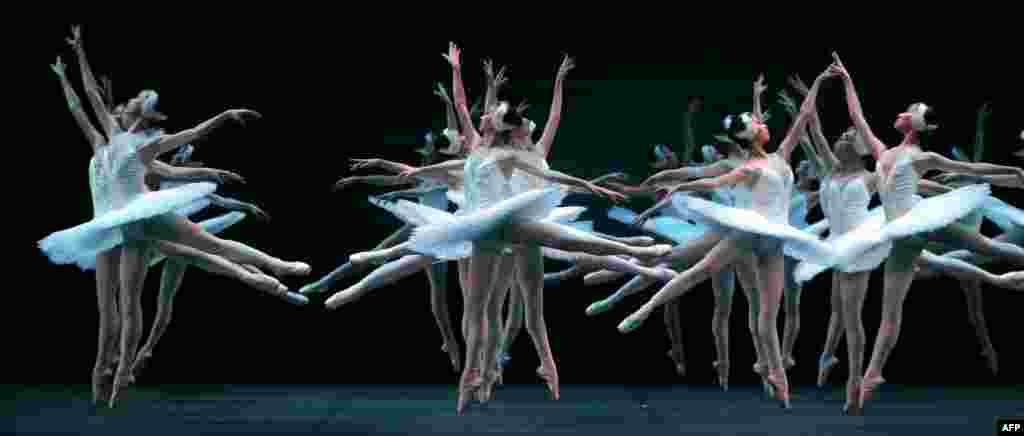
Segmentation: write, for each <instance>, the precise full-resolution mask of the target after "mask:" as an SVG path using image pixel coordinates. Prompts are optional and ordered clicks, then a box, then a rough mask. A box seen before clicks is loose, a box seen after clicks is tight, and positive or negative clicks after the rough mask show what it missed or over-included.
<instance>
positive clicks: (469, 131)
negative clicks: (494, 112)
mask: <svg viewBox="0 0 1024 436" xmlns="http://www.w3.org/2000/svg"><path fill="white" fill-rule="evenodd" d="M443 56H444V58H445V59H446V60H448V63H449V64H450V65H451V66H452V93H453V94H455V95H454V97H455V113H457V114H458V115H459V122H460V124H462V134H463V135H465V137H466V142H467V143H466V145H465V146H464V148H469V149H468V150H467V151H473V150H472V147H475V146H476V145H477V142H479V137H480V134H479V133H477V131H476V128H474V127H473V119H472V117H471V116H470V114H469V108H468V107H467V106H466V105H467V104H469V103H468V102H467V98H466V88H465V86H463V84H462V66H461V63H460V62H461V61H460V56H461V52H460V51H459V48H458V47H456V46H455V43H454V42H452V43H449V44H448V53H447V54H444V55H443ZM489 109H490V108H484V112H486V111H487V110H489Z"/></svg>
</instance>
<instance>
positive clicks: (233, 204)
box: [206, 194, 270, 221]
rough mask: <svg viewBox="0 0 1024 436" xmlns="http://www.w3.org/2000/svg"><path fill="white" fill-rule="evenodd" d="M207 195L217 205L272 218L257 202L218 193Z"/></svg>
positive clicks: (268, 218)
mask: <svg viewBox="0 0 1024 436" xmlns="http://www.w3.org/2000/svg"><path fill="white" fill-rule="evenodd" d="M206 197H207V198H209V199H210V202H211V203H213V204H214V205H216V206H217V207H222V208H224V209H227V210H237V211H240V212H248V213H251V214H253V215H256V216H258V217H260V218H263V219H265V220H267V221H269V220H270V215H268V214H267V213H266V212H264V211H263V209H260V207H259V206H257V205H255V204H252V203H247V202H244V201H241V200H236V199H234V198H227V197H221V196H219V195H217V194H210V195H207V196H206Z"/></svg>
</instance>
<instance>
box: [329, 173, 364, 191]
mask: <svg viewBox="0 0 1024 436" xmlns="http://www.w3.org/2000/svg"><path fill="white" fill-rule="evenodd" d="M358 181H359V177H345V178H343V179H341V180H338V181H337V182H335V183H334V186H332V187H331V191H332V192H338V191H341V190H344V189H345V188H348V187H349V186H352V185H353V184H355V183H356V182H358Z"/></svg>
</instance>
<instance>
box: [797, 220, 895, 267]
mask: <svg viewBox="0 0 1024 436" xmlns="http://www.w3.org/2000/svg"><path fill="white" fill-rule="evenodd" d="M868 214H869V215H868V218H867V219H865V220H864V222H862V223H861V226H865V229H874V230H875V231H881V230H882V227H885V210H884V209H882V207H881V206H879V207H876V208H874V209H872V210H871V211H869V212H868ZM822 223H824V225H823V226H821V228H820V229H815V230H816V231H817V230H820V232H819V233H818V234H821V233H824V231H825V230H826V229H827V228H828V226H827V225H828V220H822V221H820V222H818V223H815V224H814V225H812V226H811V227H814V226H817V225H820V224H822ZM811 227H808V230H810V229H811ZM865 231H867V230H865ZM847 234H849V233H847ZM841 238H842V235H837V234H829V236H828V238H827V239H825V242H826V243H828V244H832V245H835V244H837V243H839V240H840V239H841ZM891 251H892V243H891V242H886V243H884V244H880V245H877V246H875V247H873V248H871V249H870V250H868V251H866V252H864V253H861V255H860V256H857V257H856V259H855V260H854V261H853V262H852V263H849V264H844V265H837V266H836V267H835V269H837V270H839V271H842V272H847V273H852V272H862V271H873V270H874V269H875V268H878V266H879V265H881V264H882V262H884V261H885V259H886V258H887V257H889V253H890V252H891ZM828 269H829V267H828V266H825V265H821V264H817V263H813V262H807V261H803V262H800V263H799V264H797V266H796V269H795V270H794V271H793V275H794V277H795V279H796V282H797V283H799V284H803V283H805V282H807V281H809V280H811V279H813V278H814V277H815V276H817V275H818V274H821V273H822V272H824V271H826V270H828Z"/></svg>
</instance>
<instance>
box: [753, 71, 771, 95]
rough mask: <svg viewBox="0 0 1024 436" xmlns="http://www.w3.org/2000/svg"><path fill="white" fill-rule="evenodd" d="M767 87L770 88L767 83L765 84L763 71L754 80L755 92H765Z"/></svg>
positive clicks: (757, 93) (759, 93)
mask: <svg viewBox="0 0 1024 436" xmlns="http://www.w3.org/2000/svg"><path fill="white" fill-rule="evenodd" d="M767 89H768V87H767V86H765V84H764V73H761V75H760V76H757V80H755V81H754V94H756V95H761V94H764V92H765V91H766V90H767Z"/></svg>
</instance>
